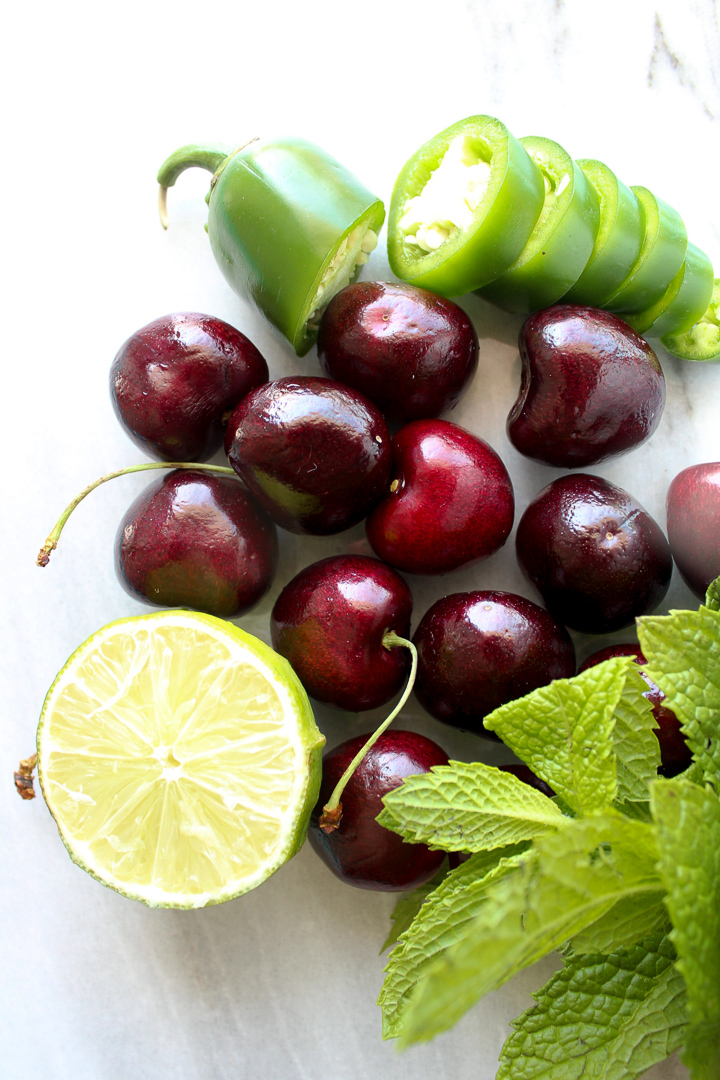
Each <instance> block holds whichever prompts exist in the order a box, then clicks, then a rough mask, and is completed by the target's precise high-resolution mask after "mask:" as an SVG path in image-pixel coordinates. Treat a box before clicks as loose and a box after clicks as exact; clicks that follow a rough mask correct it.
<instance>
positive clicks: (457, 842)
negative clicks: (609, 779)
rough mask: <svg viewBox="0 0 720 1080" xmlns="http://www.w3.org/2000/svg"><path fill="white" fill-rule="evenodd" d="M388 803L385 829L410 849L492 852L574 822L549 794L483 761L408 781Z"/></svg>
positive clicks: (437, 770)
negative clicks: (421, 846) (426, 847)
mask: <svg viewBox="0 0 720 1080" xmlns="http://www.w3.org/2000/svg"><path fill="white" fill-rule="evenodd" d="M383 804H384V809H383V810H382V811H381V813H380V815H379V816H378V822H379V823H380V824H381V825H384V826H385V828H387V829H392V830H393V831H394V832H397V833H399V834H400V835H401V836H402V837H403V839H405V840H408V841H409V842H410V843H411V844H428V845H429V846H430V847H434V848H441V849H443V850H444V851H491V850H493V849H494V848H500V847H506V846H507V845H508V844H518V843H522V842H523V841H525V840H532V839H533V838H534V837H536V836H543V835H544V834H545V833H547V832H552V831H554V830H555V829H557V828H560V827H562V825H563V824H564V823H565V822H567V821H568V820H569V819H568V818H566V817H564V815H563V814H562V812H561V811H560V810H559V809H558V807H557V806H556V805H555V803H554V802H552V801H551V800H550V799H548V797H547V796H546V795H543V794H542V793H541V792H539V791H536V790H535V789H534V788H531V787H529V786H528V784H523V783H522V782H521V781H520V780H518V779H517V777H515V776H513V775H512V774H511V773H507V772H502V771H501V770H500V769H494V768H492V767H491V766H490V765H483V764H482V762H480V761H473V762H470V763H467V762H462V761H451V762H450V764H449V765H437V766H435V767H434V768H433V769H432V770H431V771H430V772H427V773H419V774H418V775H417V776H409V777H408V778H407V780H406V781H405V782H404V784H403V785H402V787H399V788H396V789H395V790H394V791H391V792H389V793H388V795H386V796H385V799H384V800H383ZM449 811H450V812H449Z"/></svg>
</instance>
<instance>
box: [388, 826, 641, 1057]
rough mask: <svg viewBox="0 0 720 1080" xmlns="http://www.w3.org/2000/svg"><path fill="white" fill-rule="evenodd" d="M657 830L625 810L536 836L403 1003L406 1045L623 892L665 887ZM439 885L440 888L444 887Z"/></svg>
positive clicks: (454, 1016) (443, 1025) (439, 1027)
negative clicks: (659, 867) (659, 866)
mask: <svg viewBox="0 0 720 1080" xmlns="http://www.w3.org/2000/svg"><path fill="white" fill-rule="evenodd" d="M657 857H658V856H657V848H656V845H655V837H654V828H653V826H651V825H645V824H643V823H642V822H639V821H629V820H628V819H626V818H623V817H621V816H620V815H619V814H615V813H610V814H608V815H606V816H603V817H600V816H598V817H593V818H584V819H576V820H574V821H570V822H569V823H568V824H567V825H566V826H565V827H564V828H563V829H561V830H560V831H559V832H557V833H550V834H548V835H546V836H542V837H540V838H538V839H537V840H536V841H535V843H534V845H533V849H532V851H531V852H529V853H528V854H527V855H526V856H525V857H524V858H523V859H522V860H521V862H520V865H519V866H518V868H517V869H516V870H515V871H514V872H513V873H511V874H508V875H507V876H506V877H503V878H502V880H500V881H498V882H495V883H493V884H492V885H491V886H490V888H489V889H488V891H487V897H486V901H485V903H483V905H482V906H481V907H480V910H479V911H478V913H477V915H476V917H475V919H474V920H473V922H472V923H471V924H470V925H469V926H467V927H465V931H464V934H463V938H462V940H461V941H460V942H459V943H458V944H456V945H450V947H449V948H447V949H446V951H445V952H444V953H443V955H442V956H440V957H438V959H437V960H435V962H434V963H433V964H432V966H431V968H430V969H429V970H428V971H427V973H426V974H425V975H424V978H423V979H422V981H421V982H419V984H418V986H417V988H416V990H415V991H414V992H413V994H412V997H411V999H410V1001H409V1003H408V1006H407V1014H406V1018H405V1022H404V1025H403V1028H402V1031H401V1041H402V1042H403V1043H405V1044H407V1043H410V1042H417V1041H420V1040H424V1039H430V1038H432V1037H433V1036H434V1035H437V1034H438V1033H439V1032H441V1031H445V1030H447V1029H448V1028H450V1027H452V1025H453V1024H454V1023H455V1022H456V1021H457V1020H459V1019H460V1017H461V1016H462V1015H463V1013H465V1012H466V1011H467V1010H468V1009H469V1008H470V1007H471V1006H472V1005H474V1004H475V1002H476V1001H477V1000H478V999H479V998H481V997H482V996H483V995H484V994H486V993H487V992H488V991H489V990H496V989H497V988H498V987H499V986H502V984H503V983H505V982H506V981H507V980H508V979H509V978H511V977H512V976H513V975H515V974H516V973H517V972H518V971H520V970H521V969H522V968H525V967H528V966H529V965H530V964H534V963H535V961H536V960H539V959H540V958H541V957H543V956H546V955H547V954H548V953H549V952H552V951H553V950H554V949H556V948H558V947H559V946H560V945H562V944H564V943H565V942H567V941H568V940H569V939H570V938H573V937H574V936H576V935H577V934H579V933H580V931H581V930H584V929H585V928H586V927H588V926H590V925H591V924H592V923H593V922H595V921H596V920H597V919H601V918H602V917H603V916H604V915H606V914H607V912H608V911H610V910H611V909H612V907H613V906H614V905H615V904H616V903H617V902H618V901H619V900H621V899H623V898H624V897H628V896H636V897H640V896H641V895H642V894H645V895H647V896H649V897H651V898H652V899H654V898H655V896H656V895H657V893H658V891H659V890H660V889H661V887H662V883H661V882H660V880H659V878H658V875H657V873H656V870H655V864H656V862H657ZM441 887H442V886H441Z"/></svg>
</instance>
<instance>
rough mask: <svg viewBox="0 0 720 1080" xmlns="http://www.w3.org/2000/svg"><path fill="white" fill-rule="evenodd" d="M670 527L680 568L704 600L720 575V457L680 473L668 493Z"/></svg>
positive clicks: (672, 548)
mask: <svg viewBox="0 0 720 1080" xmlns="http://www.w3.org/2000/svg"><path fill="white" fill-rule="evenodd" d="M667 527H668V540H669V541H670V549H671V551H672V553H673V558H674V560H675V562H676V564H677V568H678V570H679V571H680V573H681V574H682V576H683V579H684V580H685V583H686V584H687V585H688V586H689V587H690V588H691V589H692V591H693V592H694V593H695V595H696V596H699V597H700V599H701V600H704V599H705V593H706V592H707V587H708V585H709V584H710V582H711V581H714V580H715V578H716V577H720V461H708V462H706V463H705V464H702V465H691V466H690V467H689V468H688V469H683V471H682V472H681V473H678V475H677V476H676V477H675V479H674V480H673V482H672V484H671V485H670V488H669V490H668V493H667Z"/></svg>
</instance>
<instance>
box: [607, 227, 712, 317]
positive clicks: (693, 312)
mask: <svg viewBox="0 0 720 1080" xmlns="http://www.w3.org/2000/svg"><path fill="white" fill-rule="evenodd" d="M712 291H713V267H712V263H711V262H710V260H709V259H708V257H707V255H706V254H705V252H704V251H701V250H700V248H699V247H696V246H695V244H688V246H687V252H686V253H685V262H684V263H683V264H682V266H681V267H680V269H679V270H678V272H677V274H676V275H675V277H674V278H673V279H672V281H671V282H670V284H669V285H668V287H667V289H666V290H665V292H664V293H663V295H662V297H661V298H660V299H659V300H658V302H657V303H656V304H653V306H652V307H649V308H646V309H645V311H641V312H638V314H637V315H628V316H627V317H626V321H627V322H628V323H629V324H630V326H632V328H633V330H636V331H637V332H638V334H645V335H646V336H648V335H651V336H652V337H660V338H661V337H664V336H665V335H666V334H672V335H675V334H684V333H685V332H686V331H687V330H690V329H691V327H693V326H694V325H695V323H696V322H698V321H699V320H700V319H701V318H702V317H703V315H704V314H705V312H706V310H707V307H708V304H709V303H710V299H711V297H712Z"/></svg>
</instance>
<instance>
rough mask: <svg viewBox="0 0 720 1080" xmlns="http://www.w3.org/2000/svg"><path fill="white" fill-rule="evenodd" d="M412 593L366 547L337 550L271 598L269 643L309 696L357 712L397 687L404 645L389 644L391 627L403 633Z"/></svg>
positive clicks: (406, 659) (405, 659)
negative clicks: (366, 552) (359, 550)
mask: <svg viewBox="0 0 720 1080" xmlns="http://www.w3.org/2000/svg"><path fill="white" fill-rule="evenodd" d="M411 614H412V595H411V593H410V589H409V588H408V586H407V585H406V584H405V582H404V581H403V579H402V578H401V577H400V575H399V574H397V573H396V572H395V571H394V570H391V569H390V567H389V566H385V565H384V564H383V563H381V562H378V560H377V559H370V558H368V557H367V556H365V555H336V556H334V557H332V558H329V559H323V560H322V561H321V562H316V563H313V564H312V566H308V567H307V568H306V569H305V570H301V571H300V573H299V574H297V575H296V576H295V577H294V578H293V579H292V581H291V582H290V583H289V584H288V585H286V586H285V588H284V589H283V591H282V592H281V593H280V595H279V596H278V598H277V600H276V601H275V606H274V607H273V610H272V615H271V619H270V631H271V634H272V644H273V648H274V649H275V650H276V651H277V652H279V653H280V655H281V656H284V657H285V659H286V660H288V661H289V662H290V664H291V665H292V666H293V668H294V669H295V672H296V674H297V675H298V677H299V679H300V681H301V682H302V684H303V686H304V687H305V689H306V690H307V692H308V694H310V695H311V697H314V698H315V699H316V700H317V701H324V702H326V703H327V704H329V705H335V706H336V707H337V708H339V709H347V710H349V711H350V712H360V711H361V710H363V709H374V708H376V707H377V706H379V705H384V704H385V703H386V702H388V701H389V700H390V698H392V697H394V696H395V694H397V693H398V691H399V690H400V689H401V687H402V684H403V682H404V681H405V678H406V676H407V673H408V669H409V666H410V656H409V653H408V650H407V649H406V648H403V647H402V646H395V647H392V648H390V647H388V646H387V645H385V644H383V639H384V637H385V635H386V634H388V632H390V631H394V633H395V634H397V635H399V636H400V637H404V638H406V637H407V636H408V635H409V633H410V616H411Z"/></svg>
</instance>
